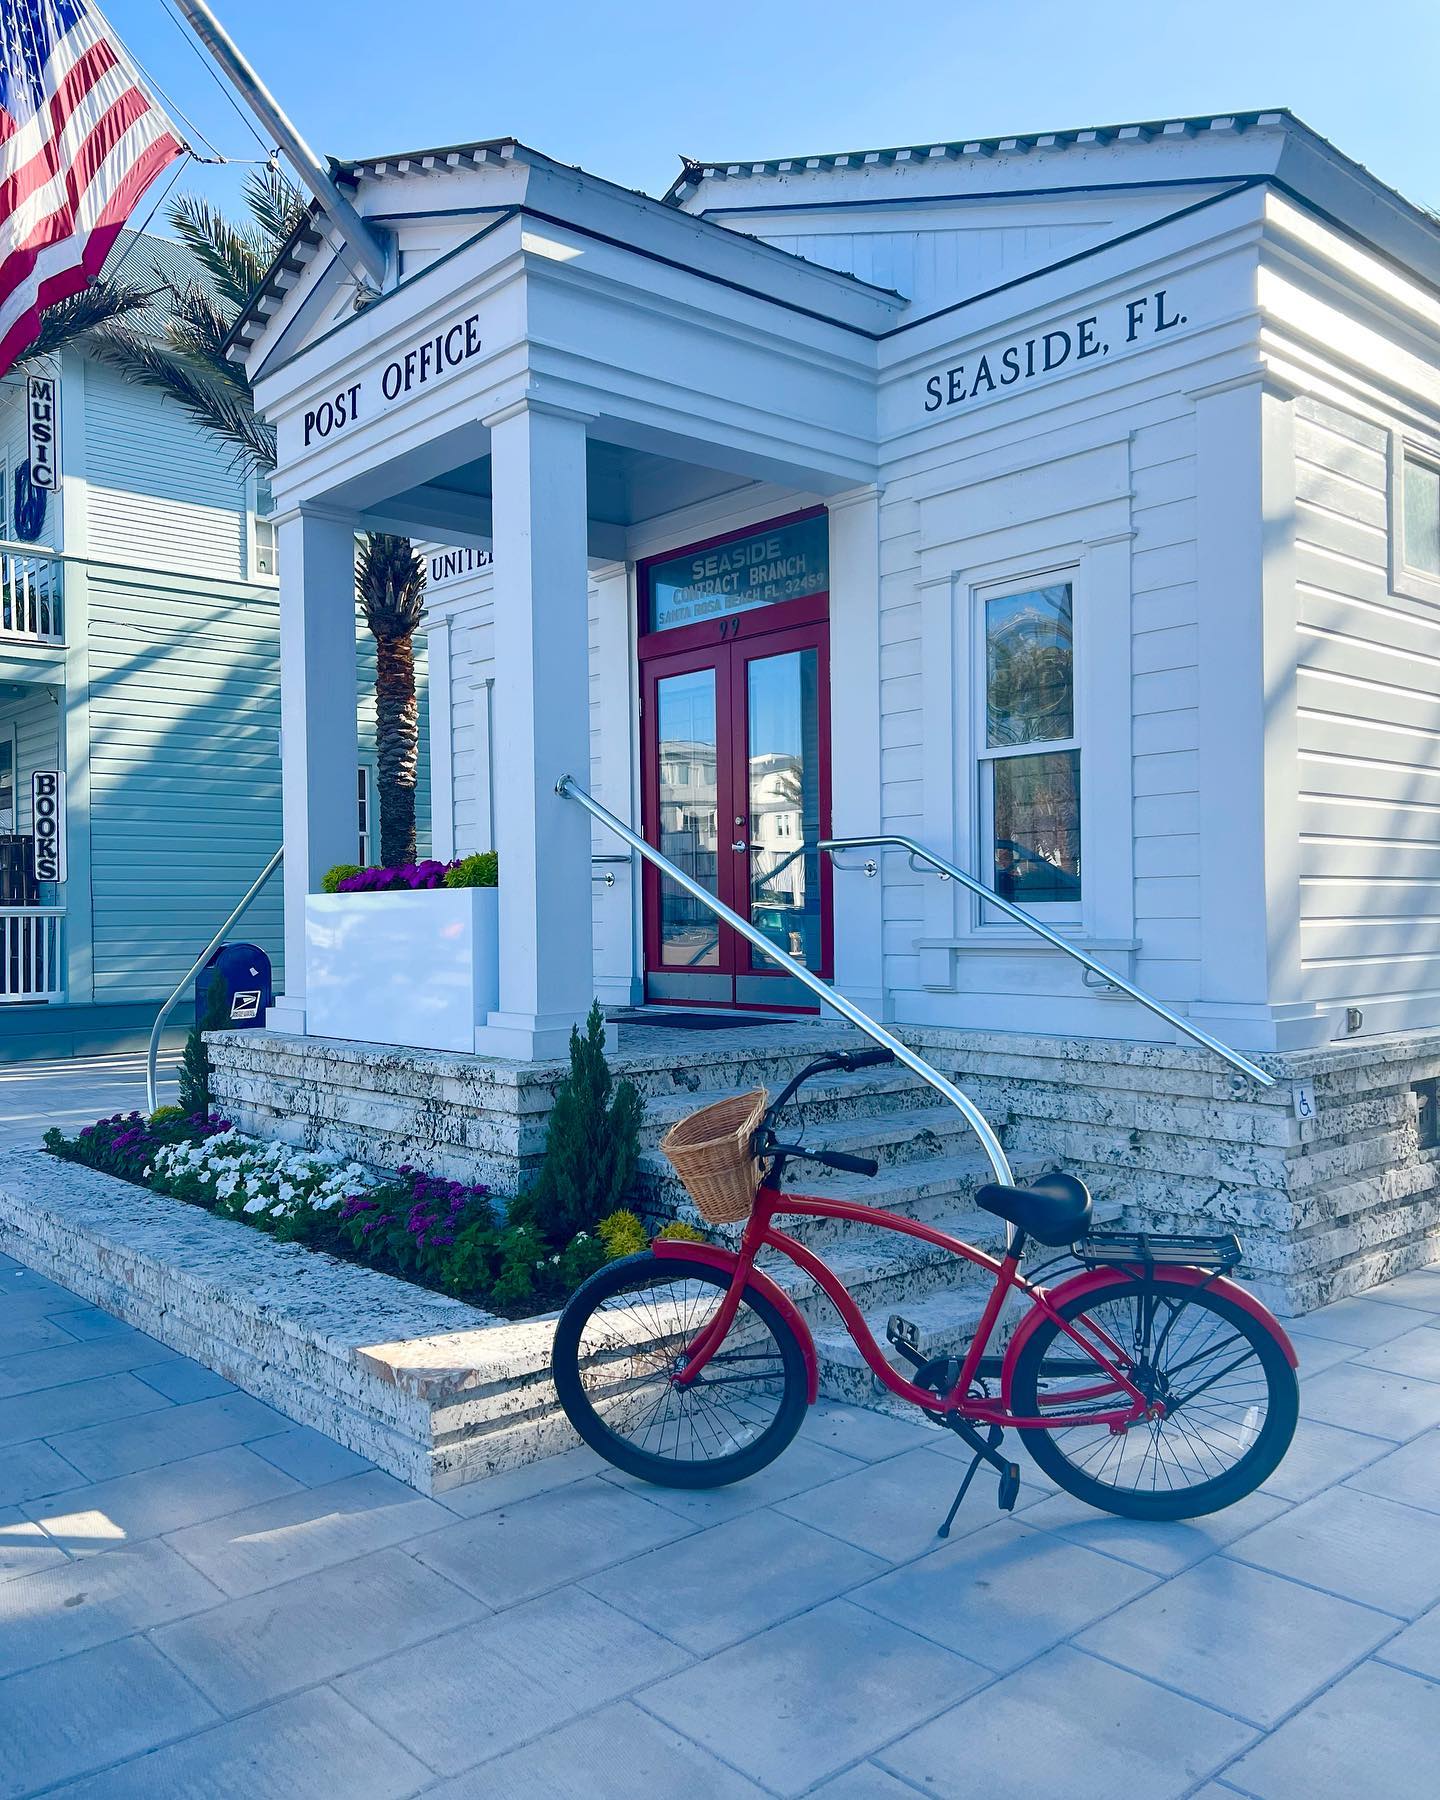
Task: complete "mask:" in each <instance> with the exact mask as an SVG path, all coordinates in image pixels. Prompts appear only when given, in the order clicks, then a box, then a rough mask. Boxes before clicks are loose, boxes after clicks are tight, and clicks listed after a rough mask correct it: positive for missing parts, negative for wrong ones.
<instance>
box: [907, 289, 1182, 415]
mask: <svg viewBox="0 0 1440 1800" xmlns="http://www.w3.org/2000/svg"><path fill="white" fill-rule="evenodd" d="M1102 320H1108V322H1107V323H1105V324H1102ZM1188 323H1189V319H1188V318H1187V316H1186V314H1184V313H1182V312H1180V311H1178V310H1177V308H1176V307H1175V306H1174V304H1173V302H1172V301H1171V299H1170V295H1169V290H1168V289H1166V288H1160V289H1158V290H1157V291H1156V292H1155V293H1152V294H1139V295H1137V296H1136V297H1135V298H1134V299H1133V300H1126V301H1123V302H1122V303H1121V304H1120V306H1119V307H1118V309H1117V311H1116V312H1115V315H1114V317H1113V318H1110V317H1109V315H1108V311H1107V312H1094V313H1089V314H1087V315H1086V317H1084V318H1083V319H1073V320H1068V321H1067V322H1065V323H1064V324H1061V325H1053V326H1051V327H1050V329H1049V330H1048V331H1037V332H1035V333H1034V334H1033V335H1032V336H1030V337H1026V338H1019V339H1017V340H1016V341H1015V342H1014V343H1009V344H997V345H996V346H995V347H994V348H993V349H989V350H985V351H982V352H981V353H980V355H978V356H975V357H972V358H971V359H970V360H969V361H967V362H963V363H953V364H952V365H951V366H950V367H949V368H948V369H943V370H941V371H940V373H938V374H936V375H930V376H927V377H926V379H925V410H926V412H927V413H934V412H939V411H941V409H942V408H946V407H951V406H959V405H961V404H962V403H963V402H964V401H967V400H983V399H987V398H988V397H989V396H990V395H992V394H997V393H999V392H1000V391H1001V390H1002V389H1003V388H1009V387H1015V386H1017V385H1018V386H1023V385H1024V383H1026V382H1027V381H1033V380H1034V379H1035V378H1036V376H1039V375H1049V374H1052V373H1053V372H1054V371H1055V370H1056V369H1060V368H1064V367H1065V366H1066V365H1067V364H1077V363H1083V362H1090V361H1091V360H1092V359H1095V358H1098V357H1102V356H1109V354H1110V352H1111V347H1112V345H1117V344H1118V346H1119V347H1120V348H1121V349H1123V348H1125V346H1127V345H1130V344H1134V343H1137V342H1138V341H1139V340H1140V339H1141V338H1154V337H1158V336H1159V335H1160V334H1161V333H1162V332H1166V331H1173V330H1174V329H1175V327H1176V326H1177V325H1186V324H1188Z"/></svg>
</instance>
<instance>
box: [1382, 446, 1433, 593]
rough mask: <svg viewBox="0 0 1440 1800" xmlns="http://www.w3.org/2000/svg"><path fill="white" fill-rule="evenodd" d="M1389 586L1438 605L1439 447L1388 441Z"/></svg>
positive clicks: (1396, 590) (1395, 590)
mask: <svg viewBox="0 0 1440 1800" xmlns="http://www.w3.org/2000/svg"><path fill="white" fill-rule="evenodd" d="M1389 478H1390V496H1389V516H1390V586H1391V589H1392V590H1393V591H1394V592H1395V593H1397V594H1408V595H1409V596H1410V598H1411V599H1413V600H1428V601H1429V602H1430V603H1431V604H1432V605H1435V604H1440V445H1436V444H1431V443H1427V442H1422V441H1420V440H1419V439H1417V438H1413V437H1411V436H1409V435H1408V434H1406V433H1404V432H1400V431H1396V432H1393V433H1392V434H1391V438H1390V477H1389Z"/></svg>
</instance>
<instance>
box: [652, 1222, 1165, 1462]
mask: <svg viewBox="0 0 1440 1800" xmlns="http://www.w3.org/2000/svg"><path fill="white" fill-rule="evenodd" d="M778 1213H799V1214H802V1215H804V1216H806V1217H809V1218H815V1219H845V1220H849V1221H851V1222H852V1223H856V1224H862V1225H875V1226H878V1227H879V1228H880V1229H881V1230H883V1231H896V1232H899V1233H901V1235H903V1236H905V1237H913V1238H918V1239H920V1241H921V1242H922V1243H926V1244H932V1245H934V1246H935V1247H936V1248H938V1249H941V1250H947V1251H949V1252H950V1254H951V1255H953V1256H958V1257H961V1258H963V1259H964V1260H965V1261H966V1262H972V1263H975V1264H977V1265H978V1266H979V1267H980V1268H982V1269H985V1270H987V1271H988V1272H989V1273H990V1274H991V1275H993V1276H994V1277H995V1285H994V1287H993V1288H992V1289H991V1292H990V1297H989V1299H988V1300H987V1301H986V1303H985V1309H984V1312H983V1313H982V1315H981V1318H980V1323H979V1325H978V1326H977V1327H976V1330H975V1336H974V1338H973V1340H972V1341H971V1344H970V1347H969V1349H968V1350H967V1351H966V1353H965V1356H964V1359H963V1361H962V1362H961V1365H960V1372H959V1376H958V1378H957V1379H956V1381H955V1384H954V1386H953V1387H951V1388H950V1389H949V1391H948V1392H946V1393H938V1392H936V1390H935V1389H933V1388H922V1387H917V1386H916V1385H915V1383H914V1382H912V1381H907V1380H906V1378H905V1377H904V1376H903V1375H901V1374H899V1373H898V1372H897V1370H896V1369H895V1368H894V1367H893V1366H892V1364H891V1363H890V1360H889V1358H888V1357H887V1356H886V1355H885V1353H884V1352H883V1351H882V1350H881V1348H880V1346H879V1345H878V1344H877V1343H876V1341H875V1338H874V1335H873V1333H872V1332H871V1330H870V1328H869V1326H868V1325H867V1324H866V1323H865V1319H864V1316H863V1314H862V1313H861V1311H860V1308H859V1307H858V1306H857V1305H856V1304H855V1302H854V1300H853V1299H852V1298H851V1297H850V1294H849V1292H848V1290H847V1289H846V1287H845V1286H844V1284H843V1283H842V1282H841V1280H840V1278H839V1276H838V1275H836V1273H835V1271H834V1270H833V1269H831V1268H830V1267H829V1265H828V1264H827V1263H825V1262H823V1261H822V1260H821V1258H820V1257H818V1256H817V1255H816V1254H815V1253H814V1251H813V1250H810V1249H809V1248H808V1247H807V1246H806V1245H804V1244H802V1243H800V1242H799V1241H798V1239H796V1238H793V1237H791V1236H790V1235H789V1233H788V1232H784V1231H781V1230H778V1229H777V1228H776V1226H775V1223H774V1220H775V1216H776V1215H777V1214H778ZM656 1247H657V1249H658V1248H659V1246H658V1245H657V1246H656ZM672 1248H673V1253H675V1254H680V1253H682V1252H683V1250H684V1249H685V1246H684V1245H683V1244H675V1245H673V1247H672V1246H670V1245H666V1246H665V1249H666V1250H667V1251H668V1250H672ZM764 1249H770V1250H778V1251H779V1252H780V1253H781V1255H783V1256H788V1257H789V1258H790V1260H791V1261H792V1262H793V1263H795V1264H796V1266H797V1267H799V1268H801V1269H803V1270H804V1272H805V1273H806V1274H807V1275H808V1276H809V1277H810V1278H811V1280H812V1281H814V1282H815V1284H816V1286H817V1287H819V1288H820V1290H821V1291H822V1293H824V1294H825V1296H826V1297H827V1298H828V1299H829V1301H830V1303H831V1304H832V1305H833V1306H834V1308H835V1310H836V1311H837V1312H838V1313H839V1315H840V1317H841V1319H842V1320H843V1321H844V1324H845V1329H846V1330H847V1331H848V1332H849V1333H850V1336H851V1337H852V1338H853V1339H854V1341H855V1346H856V1348H857V1349H858V1350H859V1352H860V1354H861V1355H862V1356H863V1357H864V1359H865V1361H866V1362H867V1363H868V1364H869V1366H870V1368H871V1369H872V1371H873V1372H874V1374H875V1376H876V1379H877V1380H879V1381H880V1382H882V1383H883V1384H884V1386H885V1387H887V1388H888V1389H889V1390H890V1392H891V1393H892V1394H895V1395H896V1396H897V1397H898V1398H899V1399H901V1400H908V1401H909V1402H910V1404H911V1405H912V1406H919V1407H923V1408H924V1409H925V1410H926V1411H927V1412H953V1413H958V1414H959V1415H960V1417H961V1418H964V1419H968V1420H971V1421H973V1422H975V1423H977V1424H982V1425H1008V1426H1014V1427H1019V1428H1021V1429H1024V1428H1026V1427H1039V1426H1044V1427H1049V1428H1052V1429H1053V1428H1055V1427H1057V1426H1069V1425H1109V1426H1112V1427H1113V1428H1115V1429H1116V1430H1121V1429H1123V1428H1124V1427H1125V1426H1127V1425H1133V1424H1136V1423H1137V1422H1138V1421H1139V1420H1141V1419H1144V1418H1147V1417H1149V1418H1156V1417H1159V1416H1161V1415H1162V1414H1163V1411H1164V1408H1163V1405H1162V1404H1161V1403H1159V1402H1154V1403H1152V1402H1151V1401H1149V1400H1147V1399H1146V1397H1145V1395H1144V1394H1142V1393H1141V1391H1140V1389H1139V1388H1137V1387H1136V1386H1135V1384H1134V1383H1133V1382H1132V1381H1131V1380H1130V1379H1129V1378H1128V1376H1127V1375H1126V1374H1125V1373H1124V1369H1123V1367H1120V1366H1117V1364H1122V1365H1123V1364H1124V1363H1125V1361H1126V1356H1125V1352H1124V1351H1123V1350H1122V1348H1121V1347H1120V1345H1119V1344H1117V1343H1116V1342H1115V1341H1114V1339H1113V1338H1111V1337H1110V1336H1109V1334H1108V1333H1106V1332H1104V1331H1102V1330H1101V1329H1100V1327H1099V1326H1097V1325H1093V1324H1092V1323H1090V1322H1089V1321H1082V1324H1083V1325H1084V1330H1085V1332H1086V1333H1088V1335H1089V1338H1090V1339H1093V1341H1087V1336H1086V1335H1082V1332H1081V1331H1080V1330H1077V1329H1076V1328H1075V1327H1074V1326H1073V1325H1072V1324H1071V1323H1070V1321H1069V1320H1068V1319H1064V1318H1062V1317H1061V1316H1060V1312H1059V1310H1058V1308H1057V1307H1056V1305H1055V1304H1054V1302H1053V1301H1052V1299H1051V1298H1050V1296H1049V1294H1048V1293H1047V1292H1046V1290H1045V1289H1044V1288H1042V1287H1037V1286H1036V1285H1035V1284H1034V1283H1032V1282H1029V1281H1027V1280H1026V1279H1025V1277H1024V1276H1023V1275H1021V1274H1020V1270H1019V1258H1018V1257H1017V1256H1016V1255H1015V1254H1014V1253H1013V1252H1011V1251H1007V1252H1006V1254H1005V1255H1004V1256H1003V1257H995V1256H991V1255H990V1254H989V1253H988V1251H985V1250H980V1249H977V1248H976V1246H975V1245H973V1244H967V1243H966V1242H965V1241H964V1240H963V1239H962V1238H957V1237H951V1236H950V1234H949V1233H948V1232H944V1231H939V1230H937V1229H936V1228H935V1227H934V1226H933V1225H926V1224H924V1223H922V1222H921V1221H920V1220H918V1219H909V1218H906V1217H905V1216H904V1215H903V1214H900V1213H892V1212H885V1211H883V1210H881V1209H880V1208H877V1207H873V1206H866V1205H864V1204H863V1203H861V1202H859V1201H853V1200H827V1199H824V1198H822V1197H820V1196H816V1195H813V1194H789V1193H780V1192H778V1191H777V1190H775V1189H774V1188H768V1187H762V1188H761V1189H760V1191H759V1193H758V1194H757V1195H756V1196H755V1205H754V1208H753V1210H752V1211H751V1214H750V1217H749V1219H748V1221H747V1222H746V1226H745V1231H744V1235H743V1236H742V1237H741V1240H740V1248H739V1252H738V1255H737V1257H736V1260H735V1269H734V1275H733V1277H732V1279H731V1282H730V1286H729V1289H728V1290H727V1292H726V1294H725V1298H724V1299H723V1300H722V1301H721V1303H720V1309H719V1311H718V1312H717V1313H716V1314H715V1317H714V1318H713V1319H712V1320H711V1321H710V1323H709V1324H708V1325H707V1326H706V1327H705V1329H704V1330H703V1331H702V1332H701V1333H700V1335H699V1336H698V1337H697V1338H696V1339H695V1341H694V1342H693V1343H692V1344H691V1345H690V1346H689V1349H688V1351H687V1360H686V1363H685V1366H684V1368H683V1369H682V1370H681V1371H680V1373H679V1374H678V1375H677V1376H676V1377H675V1380H676V1385H677V1386H680V1387H688V1386H689V1385H690V1383H691V1382H693V1381H695V1380H696V1379H697V1378H698V1376H699V1375H700V1372H701V1371H702V1370H703V1369H704V1367H705V1365H706V1363H707V1362H709V1360H710V1358H711V1357H712V1356H714V1355H715V1353H716V1352H717V1351H718V1350H719V1348H720V1346H721V1345H722V1344H723V1343H724V1341H725V1338H726V1336H727V1334H728V1333H729V1330H730V1327H731V1325H732V1324H733V1323H734V1321H735V1315H736V1312H737V1311H738V1309H739V1306H740V1300H741V1296H742V1294H743V1293H744V1291H745V1286H746V1283H747V1282H748V1281H749V1279H750V1276H751V1272H752V1270H753V1269H754V1267H755V1259H756V1257H757V1256H758V1255H759V1254H760V1252H761V1250H764ZM1016 1289H1018V1290H1019V1291H1020V1292H1022V1293H1024V1294H1026V1295H1028V1296H1029V1299H1030V1304H1031V1307H1032V1309H1036V1310H1038V1311H1039V1312H1041V1313H1042V1314H1044V1315H1045V1316H1046V1317H1048V1318H1050V1319H1052V1320H1053V1321H1054V1322H1055V1324H1056V1326H1057V1327H1058V1328H1059V1329H1060V1330H1061V1331H1063V1332H1064V1333H1065V1335H1066V1336H1067V1337H1069V1338H1071V1339H1072V1340H1073V1341H1074V1342H1075V1343H1076V1344H1078V1345H1079V1346H1080V1348H1081V1350H1083V1351H1084V1352H1085V1354H1086V1356H1087V1357H1089V1359H1090V1360H1091V1361H1092V1362H1093V1363H1094V1364H1095V1365H1096V1372H1097V1375H1098V1376H1101V1377H1102V1379H1101V1380H1100V1381H1099V1383H1098V1385H1097V1386H1095V1387H1087V1388H1083V1389H1079V1390H1074V1389H1072V1390H1070V1391H1069V1392H1067V1394H1066V1395H1065V1398H1066V1400H1068V1401H1070V1402H1071V1403H1072V1404H1073V1403H1075V1402H1078V1401H1089V1400H1100V1399H1103V1398H1104V1397H1105V1396H1106V1395H1108V1394H1111V1393H1114V1394H1115V1395H1116V1405H1115V1406H1114V1407H1113V1408H1112V1409H1108V1410H1106V1411H1104V1412H1085V1413H1081V1414H1071V1413H1061V1412H1058V1411H1056V1412H1047V1413H1046V1414H1045V1415H1044V1416H1043V1417H1032V1416H1029V1415H1026V1416H1020V1415H1017V1414H1015V1413H1013V1412H1011V1410H1010V1406H1009V1365H1008V1363H1007V1365H1006V1373H1005V1376H1004V1379H1003V1382H1002V1392H1001V1396H1000V1398H999V1399H997V1400H990V1399H972V1398H970V1397H969V1395H970V1388H971V1385H972V1383H973V1382H974V1380H975V1377H976V1375H977V1373H978V1372H979V1369H980V1365H981V1361H982V1359H983V1357H984V1355H985V1351H986V1348H987V1346H988V1345H989V1342H990V1339H991V1338H992V1337H993V1336H994V1333H995V1326H996V1323H997V1321H998V1320H999V1317H1000V1313H1001V1309H1002V1308H1003V1307H1004V1305H1005V1301H1006V1300H1007V1298H1008V1297H1009V1295H1010V1294H1011V1293H1012V1292H1014V1291H1015V1290H1016ZM1112 1358H1113V1359H1115V1360H1113V1361H1112V1360H1111V1359H1112ZM1122 1394H1123V1395H1124V1396H1125V1397H1126V1403H1125V1404H1123V1405H1122V1404H1121V1403H1120V1396H1121V1395H1122Z"/></svg>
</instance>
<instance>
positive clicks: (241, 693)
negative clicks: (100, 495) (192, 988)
mask: <svg viewBox="0 0 1440 1800" xmlns="http://www.w3.org/2000/svg"><path fill="white" fill-rule="evenodd" d="M90 618H91V623H90V792H91V883H92V892H93V896H94V940H95V992H96V998H97V999H105V1000H135V999H144V998H149V997H153V996H156V995H159V994H162V993H163V992H165V991H166V990H167V989H168V988H169V987H170V986H171V985H173V983H174V982H175V981H177V980H178V979H179V977H180V976H181V975H182V974H183V973H184V970H185V967H186V965H187V963H188V962H189V961H190V960H191V959H192V958H193V957H194V956H195V954H196V953H197V952H198V951H199V949H200V948H201V946H202V945H203V944H204V943H205V940H206V939H207V938H208V937H209V936H210V935H211V933H212V932H213V931H214V930H215V929H216V927H217V926H218V925H219V924H220V923H221V921H222V920H223V919H224V917H225V914H226V913H227V912H228V911H229V909H230V907H231V906H233V905H234V903H235V902H236V901H237V900H238V899H239V898H240V896H241V894H242V893H244V891H245V889H246V888H247V887H248V886H249V884H250V882H251V880H252V879H253V877H254V876H255V875H257V874H258V873H259V871H260V869H261V868H262V867H263V866H264V864H265V861H266V859H267V858H268V857H269V856H270V854H271V853H272V852H273V850H274V849H275V847H276V845H277V844H278V843H279V841H280V760H279V743H278V731H279V636H278V607H277V604H276V600H275V596H274V594H273V593H266V592H264V591H263V590H253V591H252V592H251V593H250V594H248V595H246V596H244V597H241V596H239V595H237V594H236V593H235V592H234V591H233V590H225V589H222V588H218V587H217V588H209V587H198V588H197V587H196V586H192V585H189V584H186V583H182V582H176V581H155V580H153V579H152V580H150V581H147V582H144V583H143V584H142V583H141V582H140V581H138V580H136V579H134V578H127V577H126V576H125V575H124V574H123V573H120V572H118V571H117V572H113V573H112V572H107V571H104V570H98V569H97V570H92V572H91V575H90ZM280 900H281V896H280V885H279V883H278V882H272V883H271V885H270V888H269V889H268V890H267V891H266V893H265V894H264V895H262V896H261V898H260V900H259V901H258V902H257V903H256V905H255V907H254V908H253V909H252V911H251V912H250V914H249V915H248V916H247V918H246V920H245V923H244V925H243V927H242V928H241V930H242V931H243V935H244V937H245V938H246V939H248V940H253V941H254V942H257V943H259V944H261V945H263V946H264V947H265V948H266V949H267V950H269V952H270V954H271V955H272V957H274V958H276V959H277V962H278V958H279V953H280V941H281V912H280Z"/></svg>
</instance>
